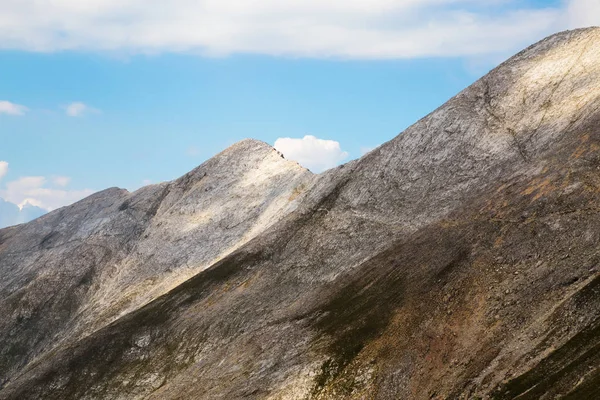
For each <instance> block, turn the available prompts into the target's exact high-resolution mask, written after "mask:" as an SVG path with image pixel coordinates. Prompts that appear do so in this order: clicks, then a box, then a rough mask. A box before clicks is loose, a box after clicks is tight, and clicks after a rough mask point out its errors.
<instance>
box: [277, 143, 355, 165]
mask: <svg viewBox="0 0 600 400" xmlns="http://www.w3.org/2000/svg"><path fill="white" fill-rule="evenodd" d="M274 147H275V148H276V149H277V150H278V151H280V152H281V153H283V155H284V157H285V158H287V159H289V160H293V161H296V162H298V163H299V164H300V165H302V166H304V167H306V168H308V169H310V170H311V171H313V172H317V173H318V172H323V171H325V170H327V169H329V168H333V167H335V166H336V165H338V164H340V163H341V162H342V161H344V160H346V159H347V158H348V153H347V152H346V151H343V150H342V148H341V146H340V143H339V142H336V141H335V140H325V139H319V138H317V137H315V136H312V135H307V136H304V137H303V138H302V139H294V138H279V139H277V140H276V141H275V145H274Z"/></svg>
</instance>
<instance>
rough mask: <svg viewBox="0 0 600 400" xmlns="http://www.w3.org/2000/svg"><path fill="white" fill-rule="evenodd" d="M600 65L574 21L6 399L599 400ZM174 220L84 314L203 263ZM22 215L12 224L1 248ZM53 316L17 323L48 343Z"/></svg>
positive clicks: (63, 353)
mask: <svg viewBox="0 0 600 400" xmlns="http://www.w3.org/2000/svg"><path fill="white" fill-rule="evenodd" d="M599 58H600V29H598V28H590V29H583V30H577V31H570V32H563V33H560V34H557V35H554V36H552V37H549V38H547V39H545V40H543V41H542V42H540V43H538V44H536V45H534V46H532V47H530V48H528V49H526V50H524V51H523V52H521V53H519V54H518V55H516V56H515V57H513V58H511V59H510V60H508V61H507V62H505V63H503V64H502V65H500V66H499V67H498V68H496V69H495V70H493V71H492V72H490V73H489V74H488V75H487V76H485V77H484V78H482V79H481V80H479V81H478V82H476V83H475V84H473V85H472V86H470V87H469V88H467V89H465V90H464V91H463V92H461V93H460V94H458V95H457V96H456V97H455V98H453V99H452V100H450V101H449V102H448V103H446V104H445V105H444V106H442V107H441V108H440V109H438V110H436V111H434V112H433V113H432V114H430V115H429V116H427V117H426V118H424V119H423V120H421V121H419V122H418V123H417V124H415V125H414V126H412V127H411V128H409V129H408V130H407V131H405V132H404V133H402V134H401V135H399V136H398V137H397V138H395V139H394V140H392V141H391V142H389V143H386V144H384V145H383V146H381V147H380V148H378V149H376V150H374V151H373V152H371V153H369V154H368V155H367V156H365V157H363V158H362V159H360V160H357V161H354V162H351V163H349V164H347V165H345V166H342V167H339V168H336V169H334V170H331V171H328V172H326V173H324V174H322V175H319V176H317V177H314V178H313V177H310V176H308V177H305V176H304V174H300V173H299V175H300V176H301V177H302V179H300V180H299V181H301V182H302V183H303V185H301V186H302V187H303V188H304V189H305V192H304V194H303V195H301V196H300V197H299V198H298V201H297V203H296V204H295V205H294V206H292V207H290V208H285V210H286V211H287V212H285V213H283V214H285V215H282V216H281V218H280V219H279V220H278V221H277V222H274V223H273V224H271V225H269V227H265V229H264V230H262V232H260V233H258V232H257V234H256V235H253V238H252V239H250V240H249V241H247V242H246V243H245V244H244V245H242V246H239V247H238V248H237V249H236V250H235V251H232V252H230V253H229V254H228V255H224V256H223V257H222V258H221V259H220V260H219V261H217V262H215V263H214V264H213V265H212V266H210V268H204V267H202V268H198V269H196V270H194V271H191V272H190V275H189V276H191V275H193V277H191V278H190V279H188V280H187V281H185V282H183V283H181V284H179V285H177V286H176V285H175V284H173V285H172V286H171V287H172V288H173V289H172V290H170V291H168V292H166V293H164V294H163V295H161V296H160V297H158V298H156V299H155V300H153V301H150V302H147V301H148V300H150V299H145V298H144V297H143V296H142V298H143V299H144V301H140V302H136V301H135V300H134V303H133V305H132V307H131V308H125V309H127V310H130V312H129V313H127V314H126V315H123V316H121V317H119V318H118V319H116V320H114V321H113V322H112V323H111V324H110V325H106V326H103V327H101V326H102V325H103V324H100V325H99V326H98V328H99V329H97V330H94V331H93V332H92V331H86V330H85V329H84V330H76V332H84V333H85V334H83V335H82V334H78V335H72V336H68V335H64V338H63V340H61V341H59V342H57V343H58V344H56V345H55V346H54V348H53V350H52V351H49V352H45V353H41V354H40V355H39V356H38V357H37V358H36V359H35V360H33V361H32V362H31V363H29V364H28V365H27V366H26V367H23V366H21V365H18V367H16V368H15V371H16V372H15V373H14V374H13V376H12V378H11V379H10V380H9V381H8V382H7V383H6V385H5V386H4V388H3V389H2V390H1V391H0V398H6V399H22V398H32V399H35V398H44V399H69V398H73V399H75V398H77V399H80V398H88V399H92V398H103V399H104V398H106V399H132V398H152V399H171V398H172V399H176V398H207V399H219V398H221V399H232V398H272V399H278V398H298V399H301V398H318V399H328V398H356V399H364V398H378V399H397V398H411V399H430V398H439V399H443V398H465V399H466V398H469V399H470V398H478V397H479V398H497V399H510V398H519V399H527V398H531V399H537V398H554V397H556V396H564V397H567V398H575V399H585V398H590V399H592V398H597V397H598V396H599V395H600V393H598V391H599V390H600V389H599V388H600V368H599V367H600V359H599V358H598V354H600V353H599V352H598V351H597V350H598V346H599V345H600V335H599V332H600V331H599V328H598V327H599V326H600V301H599V300H600V299H599V298H598V296H599V295H600V286H599V283H600V272H599V269H598V268H599V266H598V263H599V262H600V253H599V251H598V250H597V243H598V240H600V221H599V220H598V218H599V217H598V210H600V197H599V190H600V178H598V171H599V170H600V85H598V82H599V77H600V62H599V61H600V60H599ZM195 176H196V177H197V176H198V175H195ZM182 179H183V178H182ZM292 186H295V185H290V188H291V187H292ZM277 187H281V186H277ZM144 190H155V191H156V193H155V194H154V195H153V196H148V198H149V199H150V198H153V199H158V198H160V204H161V205H160V206H158V207H150V208H151V209H153V210H154V209H156V213H157V214H156V215H155V216H154V217H152V218H151V222H149V224H152V223H154V222H156V224H157V228H158V223H159V222H160V221H159V219H156V218H158V217H157V216H158V215H159V214H160V215H161V217H160V218H162V219H163V221H162V223H164V224H168V223H169V222H168V221H169V220H170V219H171V218H176V216H175V215H171V214H169V213H168V212H166V211H165V210H167V209H168V208H169V207H170V206H169V204H170V202H169V201H168V200H167V199H168V195H166V196H163V195H159V194H158V191H159V189H158V188H153V187H150V188H147V189H144ZM299 190H301V189H299ZM296 192H297V190H293V193H296ZM100 195H101V194H99V195H97V196H100ZM117 196H121V197H122V198H123V201H125V198H126V197H127V196H128V195H127V194H124V193H121V192H118V193H115V194H111V195H110V196H105V197H109V198H111V199H112V198H114V197H117ZM294 196H295V195H292V196H290V197H294ZM87 201H89V202H91V203H96V202H99V200H98V201H94V202H92V201H91V200H87ZM123 201H115V202H114V203H115V204H117V203H118V204H119V206H118V207H117V208H122V207H123V204H124V203H123ZM242 201H243V200H242ZM125 202H126V201H125ZM187 204H189V207H194V204H196V200H194V201H191V202H190V203H187ZM240 204H241V205H243V204H244V203H240ZM77 207H79V205H76V206H73V208H69V209H67V210H70V209H72V210H75V209H77ZM107 207H108V208H107ZM125 208H127V207H125ZM83 209H89V215H90V216H88V217H86V219H87V220H92V219H93V218H92V217H91V216H92V215H93V216H94V218H96V216H101V217H102V218H109V217H108V216H110V215H113V214H114V213H115V210H114V209H113V210H111V209H110V204H106V205H101V206H98V208H94V205H93V204H88V205H87V206H86V207H83V208H82V210H83ZM184 209H185V207H184ZM198 209H199V207H198ZM204 209H205V207H202V210H204ZM216 211H218V209H216ZM153 212H154V211H153ZM161 212H162V214H161ZM219 213H220V211H219ZM151 214H152V213H151ZM229 214H230V212H229V211H226V212H223V213H222V214H220V215H221V217H222V218H227V216H228V215H229ZM104 215H106V216H104ZM144 215H146V214H144ZM55 217H56V216H55ZM56 218H57V224H58V220H64V217H63V218H58V217H56ZM139 220H143V218H141V217H138V218H136V221H139ZM173 221H174V222H173V225H172V226H173V230H171V231H170V232H171V233H170V235H172V236H166V239H167V240H161V241H157V242H155V243H153V246H149V247H147V251H146V252H145V253H144V252H141V253H140V250H136V249H143V248H144V247H143V246H140V245H138V244H137V242H138V240H141V239H137V238H138V237H141V238H143V235H141V234H140V235H138V236H136V239H135V240H134V241H133V243H132V245H131V246H130V248H127V247H126V246H124V247H122V248H119V249H122V250H121V251H122V254H123V256H122V258H123V259H126V258H127V257H131V254H138V255H136V256H135V258H133V261H132V262H131V263H123V264H121V265H122V268H121V269H122V270H123V272H119V274H124V276H130V278H127V279H125V280H119V279H114V278H109V279H105V278H102V279H99V280H98V281H97V282H98V287H97V288H95V289H94V291H93V294H92V295H90V296H88V297H89V298H90V299H93V300H90V301H89V302H87V301H86V302H85V305H84V306H83V307H85V308H83V309H89V310H96V309H97V308H99V309H100V310H101V309H103V307H104V306H102V304H104V303H103V301H102V300H101V299H103V298H105V297H106V295H104V294H103V291H106V290H107V289H103V287H108V288H111V287H113V288H119V290H120V289H123V288H127V287H128V286H129V285H130V282H139V281H140V280H139V278H138V277H139V276H144V272H142V271H145V270H146V269H145V268H149V269H150V270H151V271H154V270H155V268H156V267H154V266H151V265H152V264H150V266H149V267H145V266H144V264H145V263H143V264H142V263H137V261H136V260H146V261H147V260H152V259H154V258H157V259H159V260H162V262H161V264H160V265H162V266H163V267H164V268H165V269H167V268H168V265H169V263H173V264H174V265H182V263H180V262H175V261H176V260H178V258H177V255H178V253H177V252H170V251H169V248H170V246H172V245H173V243H176V240H174V239H175V238H176V237H178V238H185V237H187V236H186V233H185V231H183V230H182V229H181V227H182V226H184V224H185V222H186V221H187V220H186V219H185V218H182V219H179V220H177V219H174V220H173ZM138 223H139V222H138ZM28 226H29V225H26V227H28ZM19 229H25V228H12V229H9V230H4V231H0V234H1V235H0V237H1V239H0V246H1V247H0V251H1V252H3V253H0V254H4V252H6V254H13V253H16V252H17V251H18V249H16V245H15V244H10V245H6V244H5V243H6V242H7V240H11V238H13V237H15V236H16V234H17V233H18V232H19ZM27 229H32V230H34V228H27ZM45 235H50V236H49V238H50V239H51V238H52V235H51V232H48V233H45ZM150 237H151V236H150ZM50 239H48V240H50ZM48 240H46V241H48ZM13 243H14V242H13ZM214 245H215V241H214V240H213V239H212V238H203V241H202V242H200V241H198V242H196V243H194V244H192V245H190V246H189V247H186V249H189V250H188V251H190V252H195V251H198V250H196V249H198V248H202V247H203V246H214ZM163 249H164V250H163ZM21 251H22V252H23V254H29V253H28V252H27V247H24V248H23V250H21ZM8 252H11V253H8ZM136 252H138V253H136ZM155 253H156V254H158V256H154V254H155ZM75 254H78V255H81V256H82V257H83V255H86V254H88V252H87V251H77V252H76V253H75ZM92 254H93V253H92ZM140 254H142V255H145V256H142V255H140ZM40 256H41V257H49V259H54V257H53V256H51V255H48V252H47V251H46V250H41V251H40V252H38V253H37V254H35V256H34V255H30V257H32V260H31V261H30V265H35V266H36V267H37V268H38V270H39V271H40V273H41V271H47V270H48V268H51V267H52V265H44V264H39V263H38V261H36V260H37V259H36V258H35V257H40ZM144 257H147V258H144ZM215 258H216V257H215ZM96 264H101V265H103V266H104V265H105V264H106V263H103V262H101V261H98V262H96ZM13 265H15V266H18V265H21V264H18V263H16V262H15V263H14V264H13ZM205 265H208V263H206V264H205ZM14 268H19V267H14ZM104 268H108V267H106V266H104ZM161 268H162V267H161ZM22 269H23V271H24V272H22V273H21V274H17V275H15V278H13V279H12V280H11V281H10V282H11V284H10V285H11V287H12V288H17V289H13V290H24V289H23V288H25V287H27V284H28V280H27V279H30V278H28V275H27V274H26V270H27V268H22ZM159 270H160V268H159ZM129 271H131V272H129ZM129 274H130V275H129ZM98 276H101V275H98ZM163 276H166V277H168V278H166V279H167V281H169V282H172V281H171V276H177V275H176V274H174V275H170V273H169V272H165V274H164V275H163ZM119 282H123V284H122V285H120V284H119ZM136 284H137V283H135V284H134V285H136ZM105 285H106V286H105ZM19 288H20V289H19ZM163 288H164V289H165V290H166V288H167V286H163ZM115 290H116V289H115ZM108 291H109V292H110V290H108ZM26 293H29V292H26ZM32 293H33V292H32ZM96 293H98V294H97V295H96ZM157 294H158V292H157ZM137 296H138V294H135V293H134V294H133V298H134V299H136V298H137ZM19 301H20V300H19ZM144 303H147V304H146V305H144V306H141V307H139V308H137V309H136V307H138V305H141V304H144ZM20 304H21V303H13V304H11V305H10V306H11V307H14V308H10V309H11V310H12V309H16V310H18V309H19V307H20V306H19V305H20ZM97 304H100V305H101V306H100V307H98V306H97ZM117 309H121V308H118V307H117ZM52 311H56V310H54V309H52ZM89 314H90V315H88V316H85V317H81V318H82V320H83V321H84V322H86V323H87V324H89V326H95V322H94V321H95V320H96V318H98V315H101V312H98V311H93V312H90V313H89ZM69 315H71V314H69ZM112 315H113V318H112V319H110V320H113V319H114V318H115V316H116V314H112ZM19 318H21V319H19ZM38 318H39V317H38ZM37 320H38V319H36V318H30V319H23V318H22V317H18V316H17V317H15V319H14V320H12V321H10V322H8V325H7V328H5V329H13V328H12V327H14V326H17V327H19V329H20V332H21V334H22V335H23V336H24V337H28V336H35V333H36V328H35V326H34V325H28V324H31V323H32V322H27V321H37ZM104 320H106V319H101V321H104ZM23 321H25V322H23ZM68 323H69V320H64V321H61V322H60V323H57V324H56V326H57V327H58V328H55V329H57V330H58V331H60V330H61V329H62V331H64V332H70V330H71V328H69V327H65V325H64V324H68ZM18 351H22V349H19V348H16V349H15V350H13V353H11V354H18ZM12 365H15V364H12Z"/></svg>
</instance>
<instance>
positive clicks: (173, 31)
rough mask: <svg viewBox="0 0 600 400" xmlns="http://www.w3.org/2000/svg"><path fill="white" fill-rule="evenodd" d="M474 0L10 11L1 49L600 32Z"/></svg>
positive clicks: (21, 7) (41, 5) (352, 42)
mask: <svg viewBox="0 0 600 400" xmlns="http://www.w3.org/2000/svg"><path fill="white" fill-rule="evenodd" d="M526 3H528V2H522V3H520V2H517V1H515V0H507V1H489V2H478V1H474V0H328V1H322V0H287V1H279V0H255V1H251V2H240V1H234V0H218V1H217V0H171V1H168V2H167V1H158V0H149V1H142V0H119V1H117V0H86V1H76V0H60V1H53V2H43V1H37V0H20V1H4V2H0V15H2V17H3V18H0V48H5V49H20V50H29V51H44V52H48V51H59V50H91V51H118V52H131V53H156V52H182V51H187V52H200V53H204V54H213V55H223V54H231V53H258V54H268V55H283V56H293V57H298V56H299V57H338V58H367V59H381V58H412V57H429V56H465V55H466V56H472V55H481V54H492V53H503V52H507V51H512V50H514V49H516V48H518V47H520V46H522V45H524V44H528V43H531V42H532V41H534V40H536V39H539V38H541V37H542V36H544V35H546V34H549V33H551V32H553V31H556V30H560V29H564V28H567V27H576V26H584V25H593V24H600V13H598V12H595V11H597V9H598V7H599V6H598V1H597V0H566V1H565V2H564V3H562V5H554V6H548V7H542V8H539V7H538V8H534V7H533V6H527V5H526Z"/></svg>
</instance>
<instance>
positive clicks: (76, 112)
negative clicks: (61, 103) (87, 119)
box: [65, 101, 100, 117]
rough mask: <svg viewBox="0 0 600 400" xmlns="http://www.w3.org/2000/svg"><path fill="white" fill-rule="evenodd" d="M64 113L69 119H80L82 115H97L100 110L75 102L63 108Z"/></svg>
mask: <svg viewBox="0 0 600 400" xmlns="http://www.w3.org/2000/svg"><path fill="white" fill-rule="evenodd" d="M65 112H66V113H67V115H68V116H69V117H81V116H82V115H84V114H88V113H94V114H97V113H99V112H100V110H98V109H96V108H93V107H90V106H88V105H87V104H85V103H82V102H79V101H76V102H74V103H71V104H69V105H68V106H66V107H65Z"/></svg>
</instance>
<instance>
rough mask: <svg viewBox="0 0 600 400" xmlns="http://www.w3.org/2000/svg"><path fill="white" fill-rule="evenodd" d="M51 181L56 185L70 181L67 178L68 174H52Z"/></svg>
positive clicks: (62, 185) (66, 184)
mask: <svg viewBox="0 0 600 400" xmlns="http://www.w3.org/2000/svg"><path fill="white" fill-rule="evenodd" d="M52 182H53V183H54V184H55V185H56V186H60V187H65V186H68V185H69V183H70V182H71V178H69V177H68V176H53V177H52Z"/></svg>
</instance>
